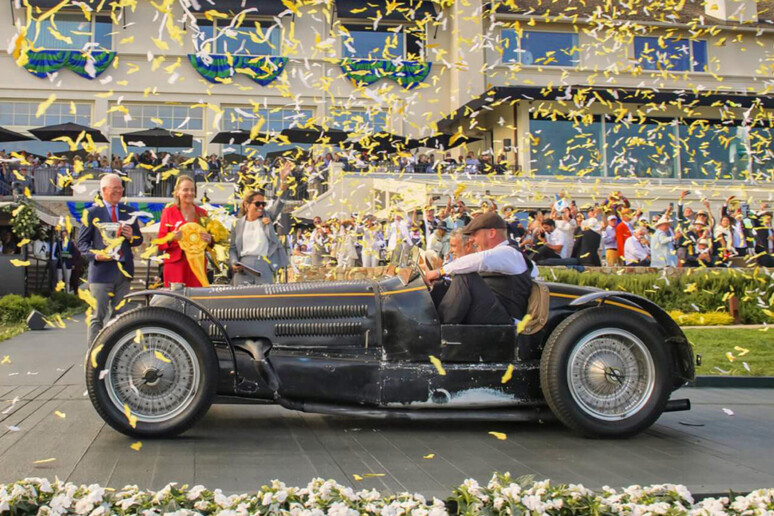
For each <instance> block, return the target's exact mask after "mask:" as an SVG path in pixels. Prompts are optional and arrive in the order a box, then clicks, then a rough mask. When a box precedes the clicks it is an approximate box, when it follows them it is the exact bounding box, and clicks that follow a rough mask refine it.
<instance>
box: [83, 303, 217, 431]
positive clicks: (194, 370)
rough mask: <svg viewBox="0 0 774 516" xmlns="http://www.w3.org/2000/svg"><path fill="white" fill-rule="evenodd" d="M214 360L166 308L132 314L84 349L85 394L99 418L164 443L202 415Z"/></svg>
mask: <svg viewBox="0 0 774 516" xmlns="http://www.w3.org/2000/svg"><path fill="white" fill-rule="evenodd" d="M217 375H218V360H217V355H216V354H215V350H214V349H213V347H212V344H211V343H210V341H209V339H208V337H207V335H206V334H205V333H204V331H203V330H202V329H201V327H200V326H199V325H197V324H196V323H195V322H194V321H192V320H191V319H190V318H188V317H187V316H185V315H184V314H182V313H180V312H177V311H175V310H170V309H168V308H158V307H147V308H140V309H138V310H134V311H132V312H130V313H128V314H126V315H124V316H122V317H121V318H120V319H118V320H117V321H115V322H114V323H112V324H110V325H109V326H108V327H106V328H105V330H103V331H102V332H100V334H99V336H98V337H97V339H96V340H95V341H94V343H93V344H92V347H91V350H90V352H89V355H88V357H87V364H86V386H87V389H88V393H89V397H90V398H91V402H92V404H93V405H94V408H95V409H96V410H97V412H98V413H99V415H100V416H101V417H102V419H104V420H105V421H106V422H107V423H108V424H109V425H110V426H111V427H113V428H115V429H116V430H118V431H119V432H121V433H124V434H126V435H129V436H132V437H170V436H174V435H177V434H180V433H182V432H184V431H186V430H187V429H188V428H190V427H191V426H192V425H193V424H194V423H196V421H198V420H199V419H200V418H201V417H203V416H204V414H205V413H206V412H207V410H208V409H209V407H210V405H211V404H212V401H213V399H214V396H215V391H216V387H217Z"/></svg>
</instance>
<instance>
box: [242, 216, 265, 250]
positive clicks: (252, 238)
mask: <svg viewBox="0 0 774 516" xmlns="http://www.w3.org/2000/svg"><path fill="white" fill-rule="evenodd" d="M268 252H269V239H268V238H267V237H266V232H265V231H264V230H263V221H261V219H255V220H253V221H248V220H247V219H245V226H244V228H243V229H242V256H266V255H267V254H268Z"/></svg>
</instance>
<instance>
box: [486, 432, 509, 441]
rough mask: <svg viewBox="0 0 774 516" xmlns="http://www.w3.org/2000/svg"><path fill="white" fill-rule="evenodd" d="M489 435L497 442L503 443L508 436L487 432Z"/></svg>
mask: <svg viewBox="0 0 774 516" xmlns="http://www.w3.org/2000/svg"><path fill="white" fill-rule="evenodd" d="M489 435H491V436H492V437H496V438H497V439H498V440H499V441H505V440H506V439H508V436H507V435H505V434H504V433H501V432H489Z"/></svg>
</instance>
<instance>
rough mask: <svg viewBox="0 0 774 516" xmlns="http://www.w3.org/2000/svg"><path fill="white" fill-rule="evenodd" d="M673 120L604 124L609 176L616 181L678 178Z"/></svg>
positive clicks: (608, 122)
mask: <svg viewBox="0 0 774 516" xmlns="http://www.w3.org/2000/svg"><path fill="white" fill-rule="evenodd" d="M675 133H676V126H675V123H674V120H671V119H664V120H652V121H649V122H646V123H644V124H637V123H633V122H629V121H627V122H612V121H607V122H606V123H605V145H606V149H607V153H606V154H607V175H608V176H613V177H656V178H676V177H677V157H676V156H677V137H676V134H675Z"/></svg>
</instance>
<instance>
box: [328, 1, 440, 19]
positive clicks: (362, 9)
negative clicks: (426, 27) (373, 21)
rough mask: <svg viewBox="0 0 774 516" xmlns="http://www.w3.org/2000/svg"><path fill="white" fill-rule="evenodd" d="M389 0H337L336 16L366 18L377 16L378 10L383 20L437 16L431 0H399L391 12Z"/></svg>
mask: <svg viewBox="0 0 774 516" xmlns="http://www.w3.org/2000/svg"><path fill="white" fill-rule="evenodd" d="M388 3H392V2H389V1H388V0H366V1H363V0H336V17H338V18H353V19H362V20H366V19H368V18H375V17H376V15H377V12H379V13H381V14H382V19H383V20H389V21H406V20H423V19H425V18H426V17H427V16H431V17H433V18H434V17H435V16H436V11H435V6H434V4H433V2H431V1H430V0H405V1H403V2H398V3H397V7H396V8H394V9H393V10H392V11H390V12H389V13H388V12H387V4H388Z"/></svg>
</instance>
